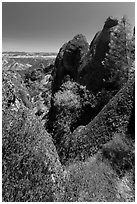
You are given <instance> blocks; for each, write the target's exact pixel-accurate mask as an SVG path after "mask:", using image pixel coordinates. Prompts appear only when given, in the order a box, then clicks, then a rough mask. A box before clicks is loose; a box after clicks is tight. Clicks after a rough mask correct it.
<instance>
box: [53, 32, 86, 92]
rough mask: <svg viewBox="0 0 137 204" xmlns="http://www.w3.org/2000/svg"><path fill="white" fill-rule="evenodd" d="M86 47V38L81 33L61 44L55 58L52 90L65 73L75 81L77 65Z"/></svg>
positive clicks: (58, 84)
mask: <svg viewBox="0 0 137 204" xmlns="http://www.w3.org/2000/svg"><path fill="white" fill-rule="evenodd" d="M88 48H89V45H88V43H87V40H86V38H85V36H83V35H82V34H79V35H76V36H75V37H74V38H73V39H72V40H70V41H69V42H68V43H66V44H64V45H63V46H62V48H61V49H60V51H59V53H58V55H57V58H56V60H55V72H54V77H53V78H54V80H53V92H56V91H57V90H58V88H59V87H60V85H61V83H62V80H63V79H64V76H66V75H70V77H71V78H72V79H74V80H75V81H77V77H78V67H79V66H80V64H81V62H82V58H83V57H84V55H85V54H86V53H87V51H88Z"/></svg>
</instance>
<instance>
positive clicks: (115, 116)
mask: <svg viewBox="0 0 137 204" xmlns="http://www.w3.org/2000/svg"><path fill="white" fill-rule="evenodd" d="M133 106H134V79H132V80H130V81H128V83H127V84H126V85H125V86H124V87H123V88H122V89H121V90H120V91H119V92H118V93H117V94H116V95H115V96H114V97H113V98H112V99H111V100H110V102H109V103H108V104H107V105H106V106H105V107H104V108H103V109H102V111H101V112H100V113H99V114H98V115H97V116H96V117H95V118H94V119H93V121H91V122H90V123H89V124H88V125H87V126H85V127H84V128H83V129H82V130H81V131H80V132H76V134H72V136H71V137H72V144H71V149H70V153H69V154H70V157H79V158H80V159H83V158H86V157H89V156H90V155H93V154H94V153H96V152H97V151H98V149H99V148H100V147H101V145H102V144H104V143H106V142H107V141H109V140H110V139H111V138H112V136H113V134H114V133H115V132H116V131H119V129H121V128H122V130H123V131H127V130H128V123H129V120H130V117H131V113H132V109H133Z"/></svg>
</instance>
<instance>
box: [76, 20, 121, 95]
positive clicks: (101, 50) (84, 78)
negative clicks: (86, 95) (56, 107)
mask: <svg viewBox="0 0 137 204" xmlns="http://www.w3.org/2000/svg"><path fill="white" fill-rule="evenodd" d="M117 24H118V20H117V19H113V18H112V17H108V18H107V20H106V22H105V24H104V26H103V29H102V30H101V31H99V32H97V33H96V35H95V36H94V38H93V40H92V42H91V44H90V47H89V51H88V53H87V55H86V56H85V58H84V59H83V62H82V65H81V67H80V68H79V70H80V73H79V78H80V83H81V84H83V85H86V87H87V88H88V89H91V90H92V91H94V92H97V91H98V90H100V89H101V88H102V87H103V84H104V82H103V78H104V74H105V73H104V69H103V66H102V63H101V62H102V61H103V60H104V58H105V55H106V53H108V52H109V43H110V37H111V28H112V27H114V26H116V25H117Z"/></svg>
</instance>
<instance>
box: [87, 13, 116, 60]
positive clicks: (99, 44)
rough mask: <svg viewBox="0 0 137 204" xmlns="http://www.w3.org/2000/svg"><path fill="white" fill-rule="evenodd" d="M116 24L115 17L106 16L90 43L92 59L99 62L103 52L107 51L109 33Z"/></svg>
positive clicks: (103, 55) (102, 57)
mask: <svg viewBox="0 0 137 204" xmlns="http://www.w3.org/2000/svg"><path fill="white" fill-rule="evenodd" d="M117 24H118V20H117V19H113V18H112V17H108V18H107V20H106V22H105V24H104V27H103V29H102V30H101V31H99V32H97V33H96V35H95V37H94V38H93V40H92V42H91V44H90V52H91V54H92V57H93V60H94V61H95V60H97V61H99V62H101V61H102V60H103V59H104V57H105V54H106V53H107V52H108V51H109V42H110V34H111V30H110V29H111V28H112V27H114V26H116V25H117Z"/></svg>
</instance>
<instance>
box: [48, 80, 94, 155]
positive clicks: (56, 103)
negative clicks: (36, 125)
mask: <svg viewBox="0 0 137 204" xmlns="http://www.w3.org/2000/svg"><path fill="white" fill-rule="evenodd" d="M93 101H94V96H93V95H92V94H90V92H89V91H87V90H86V88H85V87H83V86H80V85H79V84H77V83H76V82H72V81H67V82H65V83H63V84H62V86H61V88H60V90H59V91H58V92H57V93H56V94H55V95H54V98H53V105H52V107H51V109H50V112H49V118H48V122H47V124H46V127H47V129H48V131H49V132H51V133H52V136H53V139H54V143H55V144H56V147H57V150H58V153H59V155H60V156H61V157H65V156H63V154H64V153H63V152H65V153H66V152H67V148H68V147H69V141H70V138H69V135H70V133H71V132H72V131H73V130H74V129H76V128H77V127H78V126H79V125H81V124H83V123H84V124H85V123H87V122H88V121H89V120H91V115H92V108H93ZM86 111H88V112H86Z"/></svg>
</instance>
